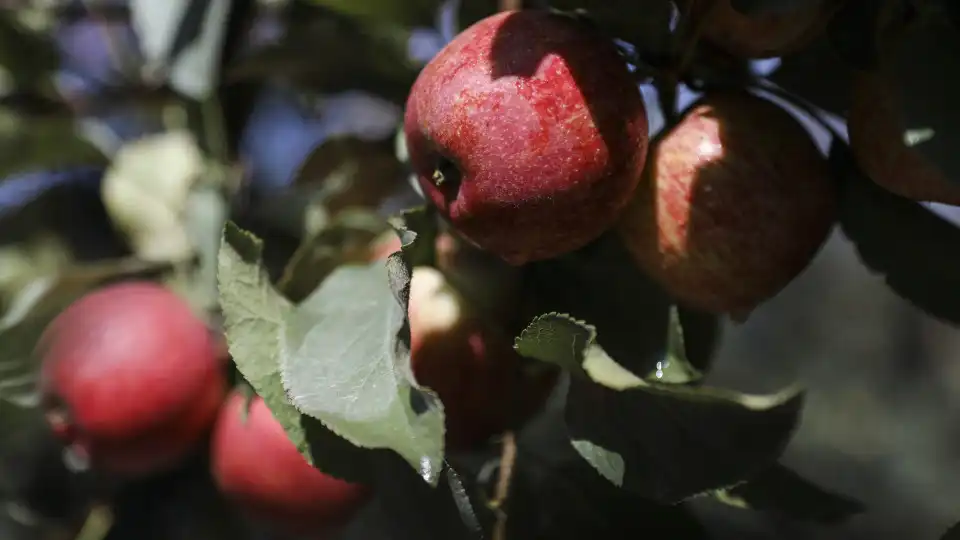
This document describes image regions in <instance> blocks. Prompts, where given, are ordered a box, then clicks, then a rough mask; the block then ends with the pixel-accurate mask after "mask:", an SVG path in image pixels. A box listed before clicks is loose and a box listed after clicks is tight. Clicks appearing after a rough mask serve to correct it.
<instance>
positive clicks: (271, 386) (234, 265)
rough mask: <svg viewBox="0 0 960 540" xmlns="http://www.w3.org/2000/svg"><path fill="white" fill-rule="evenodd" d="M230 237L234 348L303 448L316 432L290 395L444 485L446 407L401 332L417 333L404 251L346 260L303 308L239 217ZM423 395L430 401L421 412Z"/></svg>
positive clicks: (352, 439) (333, 425) (227, 272)
mask: <svg viewBox="0 0 960 540" xmlns="http://www.w3.org/2000/svg"><path fill="white" fill-rule="evenodd" d="M223 245H224V247H223V248H222V251H221V258H220V287H221V302H222V306H223V311H224V316H225V319H226V328H227V340H228V342H229V343H230V351H231V354H233V356H234V360H235V362H237V365H238V367H239V368H240V371H241V373H242V374H243V375H244V377H245V378H247V379H248V380H250V382H251V385H252V386H253V387H254V389H255V390H256V391H257V393H258V394H260V395H262V396H263V397H264V399H265V400H268V404H275V405H274V406H278V408H279V410H280V411H281V417H282V418H285V420H284V421H283V422H285V426H284V427H285V428H286V429H288V430H290V431H288V434H292V435H294V436H297V437H298V438H297V439H296V440H295V442H297V443H298V444H299V446H300V447H301V450H302V448H303V444H304V439H306V438H307V437H305V436H303V435H297V427H296V425H294V422H293V420H294V413H293V411H292V410H291V409H292V407H290V404H289V403H288V404H286V405H281V403H286V401H287V398H289V401H290V403H292V406H293V407H296V410H299V411H302V412H303V414H305V415H308V416H310V417H313V418H315V419H317V420H319V421H320V422H322V423H323V425H324V426H326V427H327V428H328V429H329V430H330V431H332V432H333V433H336V434H337V435H339V436H340V437H342V438H343V439H345V440H346V441H349V443H351V444H353V445H355V446H358V447H361V448H368V449H390V450H393V451H395V452H396V453H398V454H400V455H401V456H402V457H403V458H404V459H405V460H406V461H407V462H408V463H409V464H410V465H411V466H413V467H414V469H415V470H416V471H417V472H418V473H420V475H421V477H423V478H424V479H425V480H426V481H428V482H430V483H431V484H434V485H435V484H436V482H437V479H438V478H439V475H440V472H441V465H442V461H443V412H442V406H441V405H440V404H439V400H438V399H436V398H435V397H434V396H432V395H427V394H421V391H420V390H419V389H417V387H416V386H415V383H414V382H413V376H412V374H411V373H410V368H409V345H408V344H409V335H407V336H406V337H405V339H404V337H403V336H401V334H402V333H403V332H407V334H409V328H408V327H407V326H406V324H405V321H406V314H405V307H406V306H405V302H406V300H405V299H404V300H403V303H401V302H400V301H398V298H401V297H402V295H399V294H398V293H397V292H395V291H397V290H402V289H403V288H404V287H406V288H409V274H410V272H409V268H404V263H403V260H402V258H400V257H391V258H390V260H388V262H387V264H386V265H385V264H384V263H383V262H382V261H378V262H375V263H372V264H369V265H366V266H361V265H347V266H341V267H339V268H338V269H336V270H335V271H334V272H333V273H332V274H331V275H330V276H329V277H328V278H327V279H326V280H324V282H323V283H322V284H321V285H320V287H319V288H318V289H317V290H316V291H314V293H313V294H311V295H310V296H309V297H307V298H306V299H305V300H304V301H303V302H302V303H301V304H300V305H298V306H294V305H292V304H291V303H290V302H289V301H287V300H286V299H284V298H283V297H282V296H280V294H279V293H278V292H277V291H276V290H275V289H273V287H272V286H271V285H270V283H269V280H268V279H267V275H266V272H265V270H264V269H263V267H262V264H261V262H260V260H259V257H260V253H261V249H262V246H261V244H260V242H259V240H257V239H256V238H255V237H253V236H252V235H250V234H249V233H246V232H244V231H241V230H240V229H239V228H237V227H236V226H235V225H233V224H230V225H228V226H227V228H226V229H225V232H224V244H223ZM278 369H279V379H280V380H279V382H280V383H281V384H280V385H278V384H277V382H278V380H277V379H278V377H277V370H278ZM258 386H259V387H258ZM418 398H419V399H421V400H422V401H424V402H426V403H427V407H426V410H425V411H423V412H420V413H418V412H417V411H415V410H414V400H415V399H418ZM271 410H273V408H272V407H271ZM284 411H285V412H284ZM283 422H282V423H283ZM301 422H302V420H301ZM319 465H320V466H321V467H322V468H323V469H324V470H325V471H327V470H329V471H330V472H331V474H336V472H337V471H336V470H330V468H331V467H334V466H335V465H336V464H335V463H330V464H329V465H328V463H327V462H322V463H319Z"/></svg>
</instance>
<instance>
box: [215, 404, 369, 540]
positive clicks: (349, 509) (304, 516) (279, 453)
mask: <svg viewBox="0 0 960 540" xmlns="http://www.w3.org/2000/svg"><path fill="white" fill-rule="evenodd" d="M210 461H211V468H212V472H213V478H214V481H215V482H216V484H217V486H218V487H219V489H220V490H221V492H222V493H223V494H224V495H225V496H226V497H227V498H228V499H230V500H232V501H233V502H234V503H236V504H237V505H238V506H239V507H240V508H241V509H243V510H246V511H248V512H250V514H251V515H253V516H255V517H257V518H259V519H262V520H263V521H264V522H266V523H269V524H271V525H274V526H276V527H277V528H278V529H282V530H283V531H285V532H288V533H291V534H297V535H310V537H316V538H320V537H326V534H328V533H330V532H332V531H334V530H336V529H337V528H339V527H341V526H342V525H344V524H345V523H347V522H348V521H349V520H350V518H351V517H353V515H354V514H355V513H356V511H357V510H358V509H359V508H360V507H362V506H363V505H364V504H365V503H366V502H367V500H368V499H369V498H370V494H371V491H370V489H369V487H367V486H364V485H360V484H352V483H349V482H345V481H343V480H340V479H337V478H334V477H332V476H330V475H327V474H324V473H323V472H321V471H320V470H319V469H315V468H314V467H312V466H311V465H310V464H309V463H307V460H306V459H304V458H303V456H302V455H300V453H299V452H298V451H297V447H296V446H294V444H293V443H292V442H291V441H290V439H289V438H287V434H286V432H285V431H284V430H283V426H281V425H280V423H279V422H277V420H276V418H274V417H273V413H271V412H270V409H269V408H268V407H267V404H266V403H264V401H263V399H261V398H260V397H259V396H254V397H253V398H252V399H251V400H250V402H249V408H247V398H246V397H245V396H244V395H243V394H241V393H239V392H234V393H232V394H231V395H230V397H229V398H228V399H227V402H226V403H225V404H224V406H223V409H222V411H221V413H220V418H219V419H218V420H217V424H216V428H215V429H214V434H213V441H212V444H211V460H210ZM314 535H320V536H314Z"/></svg>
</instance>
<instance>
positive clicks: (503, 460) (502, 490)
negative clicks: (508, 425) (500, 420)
mask: <svg viewBox="0 0 960 540" xmlns="http://www.w3.org/2000/svg"><path fill="white" fill-rule="evenodd" d="M516 462H517V439H516V435H514V433H513V432H512V431H508V432H507V433H506V434H504V436H503V449H502V450H501V453H500V474H499V475H498V476H497V488H496V491H495V492H494V494H493V499H492V500H491V501H490V506H491V507H492V508H493V509H494V510H495V511H496V513H497V522H496V523H495V524H494V525H493V533H492V535H491V540H505V539H506V537H507V512H506V511H505V510H504V509H503V507H504V506H505V505H506V502H507V499H508V498H509V497H510V482H511V480H512V479H513V466H514V464H516Z"/></svg>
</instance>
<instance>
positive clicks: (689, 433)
mask: <svg viewBox="0 0 960 540" xmlns="http://www.w3.org/2000/svg"><path fill="white" fill-rule="evenodd" d="M595 332H596V330H595V329H594V328H593V327H591V326H590V325H587V324H585V323H581V322H579V321H575V320H573V319H572V318H570V317H568V316H564V315H558V314H547V315H543V316H540V317H538V318H537V319H535V320H534V322H533V323H531V327H530V328H528V330H527V331H525V332H524V333H523V334H522V335H521V337H520V338H518V340H517V350H518V351H519V352H520V353H521V354H525V355H528V356H532V357H533V358H537V359H540V360H543V361H547V362H553V363H558V364H560V365H564V366H570V365H577V364H579V365H580V366H581V368H582V369H581V370H580V371H579V373H580V374H581V376H576V377H574V378H573V379H572V381H571V386H570V391H569V394H568V398H567V405H566V411H565V416H566V421H567V426H568V429H569V432H570V438H571V440H572V441H574V447H575V448H576V449H577V450H578V451H579V452H580V453H581V455H582V456H583V457H584V459H586V461H587V462H588V463H590V464H591V465H593V466H594V467H595V468H596V469H597V470H598V472H600V473H601V474H602V475H603V476H604V477H606V478H608V479H609V480H611V481H612V482H614V483H615V484H617V485H622V486H623V487H624V488H625V489H628V490H631V491H634V492H636V493H638V494H641V495H643V496H646V497H649V498H651V499H653V500H656V501H660V502H667V503H670V502H677V501H680V500H683V499H686V498H689V497H691V496H694V495H697V494H699V493H702V492H704V491H707V490H711V489H718V488H722V487H725V486H729V485H732V484H735V483H738V482H740V481H742V480H744V479H746V478H749V477H750V476H751V475H753V474H755V473H757V472H759V471H760V470H763V469H764V468H766V467H767V466H769V465H770V464H772V463H774V462H775V461H776V460H777V459H778V458H779V457H780V454H781V453H782V452H783V449H784V447H785V446H786V444H787V442H789V440H790V437H791V435H792V434H793V430H794V428H795V427H796V424H797V422H798V420H799V414H800V409H801V406H802V403H803V394H802V393H800V392H799V390H798V389H796V388H787V389H785V390H783V391H781V392H778V393H776V394H773V395H766V396H758V395H747V394H741V393H738V392H734V391H731V390H725V389H719V388H710V387H705V386H704V387H690V386H681V385H667V384H659V383H649V382H646V381H644V380H643V379H641V378H639V377H637V376H636V375H634V374H632V373H631V372H630V371H628V370H626V369H624V368H623V367H622V366H620V365H619V364H618V363H617V362H616V361H614V360H613V359H612V358H610V356H608V355H607V353H606V352H605V351H604V350H603V349H602V348H601V347H600V346H599V345H598V344H597V341H596V339H595ZM564 355H566V356H564ZM576 373H577V372H575V374H576ZM584 374H585V375H587V376H586V377H584V376H582V375H584Z"/></svg>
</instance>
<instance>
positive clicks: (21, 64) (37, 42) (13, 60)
mask: <svg viewBox="0 0 960 540" xmlns="http://www.w3.org/2000/svg"><path fill="white" fill-rule="evenodd" d="M17 15H18V13H17V11H16V10H14V9H4V10H2V11H0V70H2V71H3V80H4V88H3V89H2V90H0V94H5V93H7V92H9V91H11V90H15V89H16V90H23V89H32V88H36V87H38V86H41V85H42V84H43V83H45V82H46V80H47V77H49V76H50V74H52V73H53V71H54V70H55V69H56V68H57V65H58V62H59V58H58V55H57V50H56V47H55V46H54V43H53V40H51V39H49V38H48V37H47V36H46V35H44V34H43V33H42V32H40V31H36V30H33V29H31V28H28V27H26V26H25V25H24V24H23V23H22V21H21V20H19V18H18V16H17ZM8 84H10V85H11V86H12V88H11V87H6V85H8Z"/></svg>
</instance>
